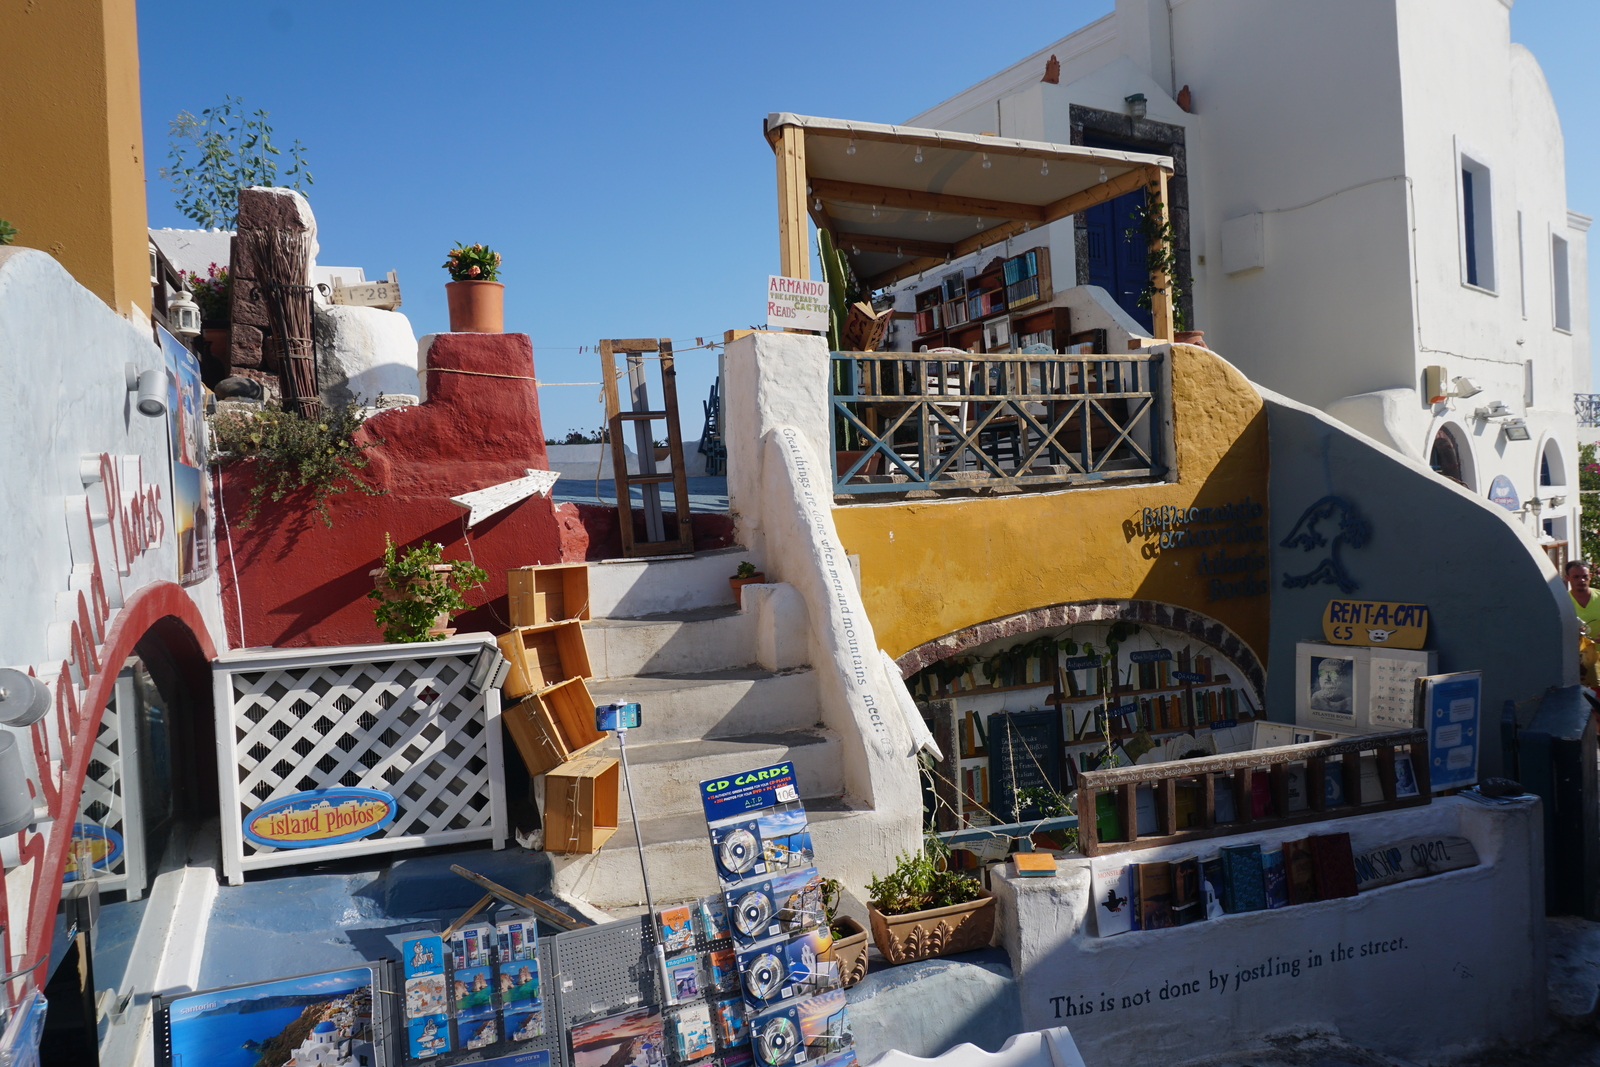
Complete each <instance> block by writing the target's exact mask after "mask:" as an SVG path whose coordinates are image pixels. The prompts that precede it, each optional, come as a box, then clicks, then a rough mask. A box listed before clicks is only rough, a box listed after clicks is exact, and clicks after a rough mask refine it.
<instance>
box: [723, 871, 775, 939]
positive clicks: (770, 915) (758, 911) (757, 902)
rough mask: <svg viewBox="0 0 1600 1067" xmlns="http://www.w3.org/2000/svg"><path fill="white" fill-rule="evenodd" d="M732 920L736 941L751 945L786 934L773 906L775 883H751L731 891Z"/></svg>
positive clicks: (728, 898)
mask: <svg viewBox="0 0 1600 1067" xmlns="http://www.w3.org/2000/svg"><path fill="white" fill-rule="evenodd" d="M727 901H728V918H729V920H730V921H731V922H732V923H733V937H734V940H735V941H737V942H739V943H740V944H743V945H748V944H751V943H753V942H756V941H760V940H762V939H764V938H768V937H772V936H774V935H776V934H779V933H782V928H781V927H780V926H779V925H778V919H777V914H776V912H777V909H776V908H775V907H774V906H773V900H772V883H771V882H749V883H746V884H745V885H741V886H735V887H734V888H733V889H730V890H728V893H727Z"/></svg>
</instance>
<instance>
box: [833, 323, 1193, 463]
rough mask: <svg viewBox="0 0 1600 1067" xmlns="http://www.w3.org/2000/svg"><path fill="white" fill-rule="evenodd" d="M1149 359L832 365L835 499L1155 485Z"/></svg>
mask: <svg viewBox="0 0 1600 1067" xmlns="http://www.w3.org/2000/svg"><path fill="white" fill-rule="evenodd" d="M1161 359H1162V356H1161V354H1160V353H1154V354H1152V353H1140V354H1129V355H1125V356H1124V355H1118V356H1109V355H1076V356H1061V355H1057V354H1055V353H1050V352H1038V353H1030V352H1023V353H1019V354H1015V355H991V356H980V355H974V354H969V353H964V352H962V353H956V352H950V353H948V354H946V353H942V352H930V353H918V354H917V355H915V356H898V357H896V358H885V355H884V354H879V353H871V352H835V353H834V355H833V378H832V382H833V446H834V452H835V454H836V456H837V467H836V472H835V481H834V492H835V493H836V494H844V495H867V494H876V493H904V492H908V491H912V490H955V489H977V488H1007V489H1013V490H1019V489H1039V488H1059V487H1061V486H1065V485H1079V484H1094V483H1099V482H1104V481H1111V480H1118V481H1123V480H1133V479H1148V478H1159V477H1163V476H1164V475H1165V474H1166V467H1165V465H1164V464H1163V462H1162V459H1161V456H1162V450H1161V440H1160V434H1161V425H1162V413H1161V410H1160V405H1159V404H1158V399H1159V396H1158V381H1159V370H1160V364H1161Z"/></svg>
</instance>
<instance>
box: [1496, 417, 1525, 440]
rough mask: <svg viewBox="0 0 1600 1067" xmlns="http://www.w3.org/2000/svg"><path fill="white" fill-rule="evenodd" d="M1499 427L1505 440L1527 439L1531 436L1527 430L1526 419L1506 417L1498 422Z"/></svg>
mask: <svg viewBox="0 0 1600 1067" xmlns="http://www.w3.org/2000/svg"><path fill="white" fill-rule="evenodd" d="M1500 429H1501V431H1503V432H1504V433H1505V435H1506V440H1507V441H1529V440H1532V438H1533V435H1532V434H1531V433H1529V432H1528V422H1527V420H1526V419H1507V420H1506V421H1505V422H1502V423H1501V424H1500Z"/></svg>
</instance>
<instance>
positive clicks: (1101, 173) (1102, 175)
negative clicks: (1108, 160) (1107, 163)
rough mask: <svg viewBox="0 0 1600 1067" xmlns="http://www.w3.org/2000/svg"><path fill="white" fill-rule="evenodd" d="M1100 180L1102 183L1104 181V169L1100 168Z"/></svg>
mask: <svg viewBox="0 0 1600 1067" xmlns="http://www.w3.org/2000/svg"><path fill="white" fill-rule="evenodd" d="M1100 180H1101V181H1102V182H1103V181H1105V180H1106V168H1104V167H1101V168H1100Z"/></svg>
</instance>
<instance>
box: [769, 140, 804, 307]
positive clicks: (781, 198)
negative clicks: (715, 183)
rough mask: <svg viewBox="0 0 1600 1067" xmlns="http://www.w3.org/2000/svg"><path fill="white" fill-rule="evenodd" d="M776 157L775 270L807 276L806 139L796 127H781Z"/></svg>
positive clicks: (802, 276) (784, 273) (785, 274)
mask: <svg viewBox="0 0 1600 1067" xmlns="http://www.w3.org/2000/svg"><path fill="white" fill-rule="evenodd" d="M775 148H776V150H777V158H778V273H779V274H780V275H782V276H783V277H785V278H810V277H811V249H810V247H809V241H808V237H809V234H808V233H807V232H806V138H805V131H804V130H802V129H800V128H799V127H798V126H785V127H783V130H782V131H781V136H780V137H779V139H778V143H777V145H776V146H775Z"/></svg>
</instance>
